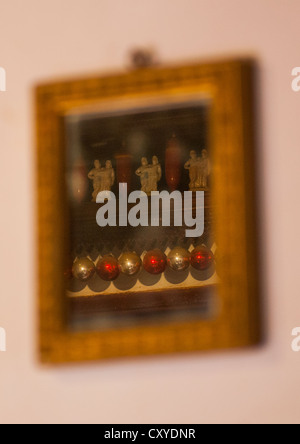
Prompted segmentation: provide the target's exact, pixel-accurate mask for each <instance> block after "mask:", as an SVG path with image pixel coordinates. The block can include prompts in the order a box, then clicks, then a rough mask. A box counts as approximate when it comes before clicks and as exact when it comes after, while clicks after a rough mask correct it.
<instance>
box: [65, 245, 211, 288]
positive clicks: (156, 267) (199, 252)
mask: <svg viewBox="0 0 300 444" xmlns="http://www.w3.org/2000/svg"><path fill="white" fill-rule="evenodd" d="M213 263H214V254H213V252H212V251H211V250H210V249H209V248H207V247H206V246H205V245H201V246H198V247H196V248H195V249H194V250H193V251H192V252H191V253H190V252H189V251H188V250H186V249H185V248H181V247H176V248H174V249H173V250H172V251H171V252H170V253H169V254H168V256H166V255H165V254H164V253H163V252H162V251H161V250H159V249H154V250H151V251H148V252H147V253H146V254H145V256H144V258H143V260H141V258H140V256H139V255H138V254H136V253H135V252H131V251H129V252H124V253H122V255H121V256H120V257H119V259H116V258H115V257H114V256H113V255H105V256H103V257H101V258H100V259H99V260H98V262H97V264H95V263H94V262H93V261H92V260H91V259H89V258H88V257H81V258H77V259H76V260H75V262H74V264H73V267H72V276H73V277H74V278H75V279H78V280H80V281H82V282H85V281H88V280H89V279H91V278H92V277H93V275H94V274H95V273H96V272H97V274H98V275H99V276H100V278H101V279H103V280H104V281H114V280H116V279H117V278H118V276H119V275H120V273H123V274H124V275H127V276H135V275H137V274H138V273H139V272H140V270H141V269H142V267H143V268H144V269H145V270H146V271H147V272H148V273H150V274H153V275H158V274H162V273H163V272H164V271H165V270H166V268H167V267H170V269H172V270H174V271H176V272H183V271H185V270H187V269H188V268H189V267H190V266H192V267H193V268H195V269H196V270H198V271H205V270H207V269H209V268H210V267H211V266H212V265H213Z"/></svg>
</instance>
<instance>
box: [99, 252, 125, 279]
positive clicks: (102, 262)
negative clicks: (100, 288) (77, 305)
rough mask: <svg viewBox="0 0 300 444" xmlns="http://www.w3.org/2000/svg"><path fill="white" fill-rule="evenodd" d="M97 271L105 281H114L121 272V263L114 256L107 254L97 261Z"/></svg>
mask: <svg viewBox="0 0 300 444" xmlns="http://www.w3.org/2000/svg"><path fill="white" fill-rule="evenodd" d="M96 267H97V273H98V275H99V276H100V277H101V279H103V280H104V281H114V280H116V279H117V277H118V276H119V274H120V269H119V263H118V261H117V259H116V258H115V257H114V256H110V255H105V256H103V257H102V258H100V259H99V261H98V263H97V266H96Z"/></svg>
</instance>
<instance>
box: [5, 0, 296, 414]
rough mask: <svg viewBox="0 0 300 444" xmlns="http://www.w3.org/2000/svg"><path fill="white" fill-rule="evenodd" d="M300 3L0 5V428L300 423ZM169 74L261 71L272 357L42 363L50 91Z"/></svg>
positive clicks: (68, 1)
mask: <svg viewBox="0 0 300 444" xmlns="http://www.w3.org/2000/svg"><path fill="white" fill-rule="evenodd" d="M299 16H300V1H299V0H276V1H274V0H252V1H249V0H151V1H149V0H126V1H124V0H43V1H39V0H27V1H23V0H9V1H8V0H1V15H0V42H1V43H0V45H1V47H0V66H3V67H5V68H6V70H7V88H8V91H7V92H6V93H0V147H1V148H0V149H1V154H0V156H1V157H0V158H1V162H0V203H1V230H0V276H1V292H0V326H2V327H5V328H6V330H7V336H8V351H7V353H0V422H1V423H5V422H115V423H118V422H171V423H176V422H177V423H179V422H196V423H200V422H276V421H279V422H289V421H291V422H298V421H299V419H300V401H299V399H300V371H299V370H300V354H296V353H293V352H292V351H291V347H290V343H291V330H292V328H293V327H296V326H300V297H299V296H300V291H299V288H300V272H299V251H300V236H299V226H300V209H299V197H298V191H299V190H300V170H299V164H300V120H299V118H300V93H298V94H297V93H294V92H292V90H291V87H290V83H291V70H292V68H293V67H294V66H299V65H300V59H299V44H298V42H299ZM135 46H152V47H154V48H155V49H157V51H158V53H159V56H160V58H161V60H162V61H163V62H173V61H184V60H193V59H199V58H200V59H201V58H203V59H207V58H215V57H217V56H221V57H224V56H226V55H252V56H254V57H256V58H257V59H258V61H259V62H260V67H261V72H260V85H259V92H260V107H259V118H260V134H261V140H260V142H261V144H260V150H261V151H260V159H259V161H260V166H261V185H260V191H261V196H262V219H263V234H262V238H261V241H262V249H263V252H264V257H265V260H266V266H265V270H263V271H262V273H263V274H264V276H265V298H266V305H267V308H268V334H269V340H268V343H267V345H266V346H264V347H263V348H261V349H256V350H252V351H243V352H239V353H237V352H232V353H224V354H216V355H214V354H212V355H210V354H208V355H197V354H196V355H193V356H177V357H173V358H170V357H169V358H167V357H160V358H153V359H136V360H131V361H122V362H110V363H105V364H100V365H99V364H96V365H89V366H77V367H71V368H64V369H56V370H55V369H47V368H41V367H40V366H39V365H38V364H37V363H36V360H35V344H36V337H35V322H36V318H35V302H34V295H35V279H34V277H35V267H34V254H35V231H34V213H33V209H34V188H33V186H34V182H33V176H34V164H33V160H34V151H33V145H34V128H33V125H34V120H33V114H32V112H33V108H32V90H31V88H32V86H33V85H34V84H35V83H36V82H37V81H40V80H41V79H42V80H44V79H52V78H53V77H60V76H68V75H73V74H82V73H83V74H85V73H86V74H90V73H91V72H95V71H96V72H97V71H100V72H101V71H105V70H111V69H122V68H123V67H124V64H125V63H126V54H127V52H128V50H130V49H131V48H133V47H135Z"/></svg>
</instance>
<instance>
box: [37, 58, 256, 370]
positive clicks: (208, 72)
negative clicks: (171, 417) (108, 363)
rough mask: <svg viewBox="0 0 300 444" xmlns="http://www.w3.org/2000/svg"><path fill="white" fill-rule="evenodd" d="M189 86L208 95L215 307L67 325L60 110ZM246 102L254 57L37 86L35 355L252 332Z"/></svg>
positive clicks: (222, 338)
mask: <svg viewBox="0 0 300 444" xmlns="http://www.w3.org/2000/svg"><path fill="white" fill-rule="evenodd" d="M193 91H197V92H198V93H202V92H203V94H205V95H209V96H210V97H211V99H212V112H211V134H210V137H211V145H212V147H213V162H214V168H215V171H216V172H217V174H215V186H214V190H213V202H214V211H215V215H214V216H215V219H216V224H215V235H216V241H217V244H218V250H219V251H221V255H220V258H221V261H220V273H221V276H222V285H221V286H220V292H219V295H220V300H221V301H222V307H221V314H220V316H219V317H218V319H215V320H211V321H210V320H207V321H192V322H184V323H182V322H181V323H176V324H171V325H158V326H147V327H135V328H130V329H125V330H123V329H122V330H120V331H117V330H113V331H105V332H82V333H73V332H70V331H68V329H67V328H66V310H65V304H64V280H63V276H62V273H61V272H60V270H61V269H63V268H62V267H64V261H65V259H64V258H65V251H66V236H65V235H64V233H65V226H66V214H65V202H64V192H63V191H64V166H65V163H64V162H65V159H64V157H65V156H64V146H63V140H62V137H61V135H62V131H61V125H62V118H63V116H64V115H65V114H66V113H68V112H71V111H72V110H74V109H76V108H81V107H86V106H93V105H99V103H101V101H102V100H114V99H116V98H126V97H129V98H130V97H143V96H145V95H147V94H154V95H159V94H162V93H166V92H167V93H171V94H182V93H186V92H193ZM253 110H254V107H253V63H251V62H250V61H241V60H233V61H225V62H218V63H210V64H193V65H189V66H174V67H163V68H160V67H155V68H145V69H139V70H136V71H132V72H128V73H123V74H117V75H108V76H95V77H91V78H85V79H77V80H76V79H75V80H71V81H61V82H57V83H52V84H44V85H40V86H38V87H37V88H36V123H37V125H36V129H37V133H36V135H37V189H38V281H39V286H38V288H39V290H38V293H39V294H38V301H39V309H38V315H39V357H40V360H41V361H42V362H43V363H64V362H76V361H92V360H99V359H104V358H116V357H125V356H137V355H152V354H162V353H176V352H182V351H185V352H187V351H195V350H212V349H224V348H232V347H243V346H249V345H252V344H256V343H258V342H259V340H260V318H259V304H258V302H259V288H258V279H257V276H258V273H257V265H256V264H257V245H256V239H257V237H256V218H255V213H256V212H255V194H254V189H255V188H254V186H255V184H254V137H253V128H254V125H253ZM222 252H223V254H222ZM225 252H226V254H225ZM222 259H223V260H222Z"/></svg>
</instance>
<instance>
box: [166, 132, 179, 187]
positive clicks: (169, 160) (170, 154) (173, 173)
mask: <svg viewBox="0 0 300 444" xmlns="http://www.w3.org/2000/svg"><path fill="white" fill-rule="evenodd" d="M165 170H166V181H167V184H168V187H169V188H170V190H171V191H175V190H177V189H178V185H179V184H180V180H181V172H182V155H181V148H180V144H179V142H178V140H177V137H176V136H175V135H174V136H173V137H172V138H171V139H170V140H169V142H168V145H167V149H166V153H165Z"/></svg>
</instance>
